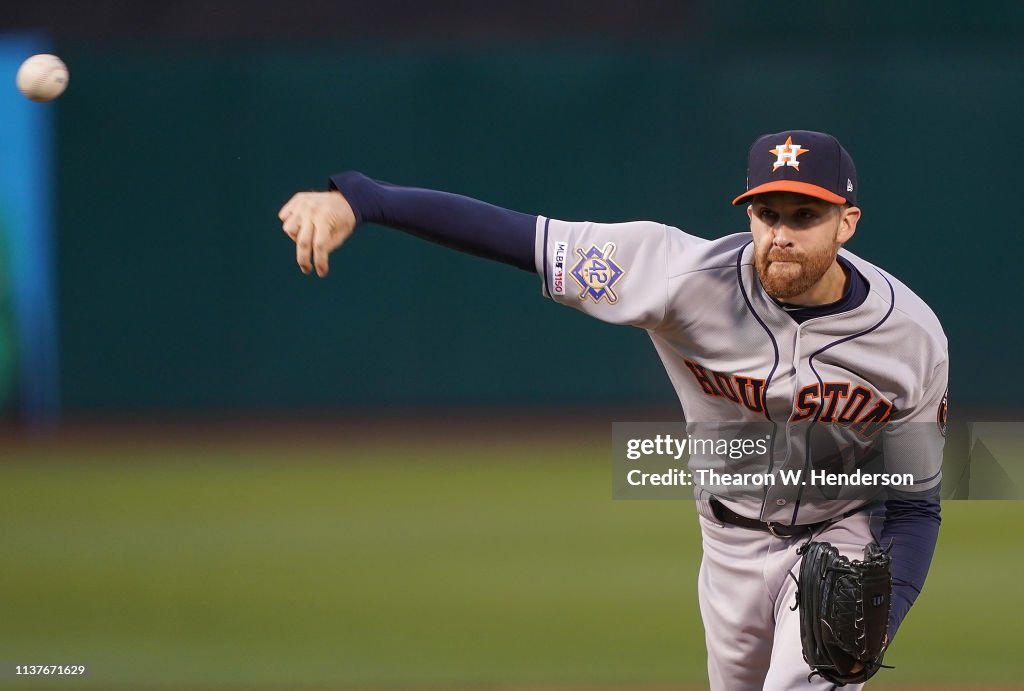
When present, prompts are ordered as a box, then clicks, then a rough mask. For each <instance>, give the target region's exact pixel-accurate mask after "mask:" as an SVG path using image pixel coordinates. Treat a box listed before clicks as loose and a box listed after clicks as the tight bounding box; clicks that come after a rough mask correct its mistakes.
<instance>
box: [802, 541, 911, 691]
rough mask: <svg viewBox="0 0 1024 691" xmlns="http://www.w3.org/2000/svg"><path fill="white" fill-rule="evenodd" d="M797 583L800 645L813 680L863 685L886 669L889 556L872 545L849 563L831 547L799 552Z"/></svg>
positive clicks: (817, 545) (811, 547)
mask: <svg viewBox="0 0 1024 691" xmlns="http://www.w3.org/2000/svg"><path fill="white" fill-rule="evenodd" d="M800 551H801V552H802V553H803V562H802V563H801V565H800V578H799V579H798V580H797V607H798V608H799V609H800V641H801V643H802V645H803V652H804V660H806V661H807V664H808V665H810V667H811V674H810V676H809V677H808V680H809V679H810V677H813V676H814V675H815V674H820V675H821V676H822V677H824V678H825V679H828V680H829V681H830V682H832V683H833V684H837V685H839V686H843V685H845V684H860V683H863V682H865V681H867V680H868V679H870V678H871V677H872V676H873V675H874V674H875V672H877V671H878V669H879V668H880V667H881V666H882V656H883V655H884V654H885V646H886V628H887V626H888V623H889V601H890V597H891V594H892V575H891V573H890V571H889V563H890V559H889V555H888V554H886V553H885V552H883V551H882V550H881V549H880V548H879V547H878V545H876V544H874V543H872V544H870V545H868V546H867V547H865V548H864V561H857V560H854V561H850V560H849V559H847V558H846V557H844V556H842V555H841V554H839V551H838V550H837V549H836V548H835V547H833V546H832V545H830V544H829V543H827V542H809V543H807V544H806V545H804V546H803V547H801V548H800Z"/></svg>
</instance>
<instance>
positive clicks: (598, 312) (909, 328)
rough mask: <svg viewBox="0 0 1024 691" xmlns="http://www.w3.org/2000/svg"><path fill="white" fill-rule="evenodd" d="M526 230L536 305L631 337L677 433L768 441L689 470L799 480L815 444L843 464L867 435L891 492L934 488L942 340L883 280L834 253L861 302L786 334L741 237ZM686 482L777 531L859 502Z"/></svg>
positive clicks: (709, 457) (783, 315)
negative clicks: (661, 376) (648, 354)
mask: <svg viewBox="0 0 1024 691" xmlns="http://www.w3.org/2000/svg"><path fill="white" fill-rule="evenodd" d="M537 223H538V225H537V240H536V263H537V272H538V273H539V274H540V276H542V278H543V282H544V294H545V295H546V296H548V297H551V298H553V299H554V300H556V301H557V302H560V303H562V304H565V305H569V306H572V307H575V308H576V309H579V310H581V311H583V312H586V313H587V314H590V315H592V316H594V317H597V318H598V319H601V320H603V321H606V322H610V323H614V324H628V325H632V326H636V327H639V328H642V329H645V330H646V331H647V333H648V335H649V336H650V338H651V340H652V342H653V343H654V347H655V349H656V350H657V352H658V355H659V356H660V357H661V360H662V362H663V363H664V366H665V370H666V371H667V373H668V376H669V378H670V379H671V381H672V384H673V386H674V387H675V390H676V393H677V395H678V397H679V401H680V403H681V404H682V407H683V412H684V416H685V418H686V420H687V423H688V425H689V426H690V428H691V429H695V428H700V429H702V430H704V432H705V433H706V432H708V430H714V429H717V430H719V432H720V433H724V431H728V432H729V433H731V434H743V433H744V432H743V431H742V430H743V429H749V430H759V431H758V432H757V434H761V433H762V432H764V436H765V437H766V438H767V439H768V453H767V454H751V455H749V456H746V457H744V458H742V459H739V460H737V459H723V458H721V457H717V456H715V455H713V454H700V455H691V458H690V468H691V469H693V470H697V469H716V468H717V469H719V470H722V469H723V468H727V469H728V470H729V472H749V473H759V474H765V473H767V474H774V475H779V474H781V473H784V472H786V471H787V470H788V471H790V472H792V471H794V470H801V471H802V472H804V473H807V472H808V471H810V470H812V469H813V468H814V466H815V464H817V463H819V462H820V460H821V459H820V457H819V456H818V454H817V451H816V450H817V449H819V448H827V449H832V450H833V452H834V453H833V454H832V456H835V458H831V457H830V458H831V460H830V461H829V462H833V461H834V462H836V463H838V465H839V467H845V468H847V469H849V468H850V467H851V464H855V463H857V462H858V459H862V458H863V456H862V455H861V454H862V453H865V452H866V450H868V449H870V448H871V447H873V446H878V445H879V444H878V442H879V439H880V438H881V440H882V443H881V445H882V446H884V448H885V453H884V458H885V463H886V469H887V471H889V472H897V471H898V472H901V473H909V474H911V475H912V477H913V482H912V484H910V485H909V486H906V487H903V488H901V489H902V490H904V491H909V492H923V491H926V490H929V489H933V488H935V487H936V486H937V485H938V484H939V482H940V479H941V457H942V446H943V441H944V439H943V436H944V429H943V424H944V421H943V422H940V423H937V416H940V415H941V412H942V411H943V406H944V404H945V395H946V390H947V368H948V355H947V345H946V338H945V335H944V334H943V332H942V328H941V326H940V325H939V322H938V319H937V318H936V317H935V315H934V314H933V313H932V311H931V310H930V309H929V308H928V306H927V305H925V303H924V302H923V301H922V300H921V299H920V298H918V297H917V296H916V295H915V294H914V293H913V292H911V290H910V289H909V288H907V287H906V286H905V285H904V284H903V283H901V282H900V281H898V280H897V279H895V278H894V277H893V276H891V275H889V274H888V273H886V272H885V271H883V270H882V269H880V268H878V267H876V266H874V265H872V264H871V263H869V262H867V261H864V260H863V259H860V258H859V257H856V256H855V255H853V254H851V253H850V252H847V251H845V250H842V251H841V252H840V256H841V257H843V258H844V259H845V260H846V261H848V262H849V263H850V264H851V265H852V266H854V267H856V269H857V271H859V272H860V273H861V274H862V275H863V276H864V277H865V278H866V279H867V282H868V284H869V286H870V291H869V294H868V296H867V298H866V299H865V300H864V302H863V303H861V304H860V305H858V306H856V307H855V308H853V309H851V310H849V311H847V312H844V313H841V314H833V315H829V316H824V317H819V318H814V319H810V320H807V321H804V322H803V323H797V321H795V320H794V319H793V318H792V317H791V316H790V315H789V314H787V312H786V310H785V309H784V308H783V307H782V306H781V305H779V304H778V303H776V302H775V301H774V300H773V299H772V298H771V297H770V296H768V295H767V294H766V293H765V291H764V290H763V288H762V287H761V283H760V281H759V280H758V277H757V273H756V270H755V267H754V249H753V243H752V241H751V237H750V235H749V234H748V233H744V234H738V235H730V236H727V237H723V238H721V239H717V240H712V241H708V240H704V239H701V238H697V237H695V236H693V235H689V234H687V233H685V232H683V231H681V230H679V229H677V228H673V227H670V226H666V225H663V224H660V223H654V222H649V221H637V222H630V223H614V224H604V223H590V222H565V221H559V220H555V219H548V218H545V217H539V218H538V221H537ZM882 430H884V434H883V435H881V437H880V436H879V433H880V432H881V431H882ZM823 438H824V439H825V442H826V443H825V445H824V446H822V440H823ZM828 438H831V439H832V443H831V444H829V443H828V442H827V440H828ZM825 455H826V456H828V454H825ZM694 481H695V485H696V493H697V496H698V498H707V497H708V496H709V495H714V496H716V497H718V498H720V499H722V500H723V503H726V504H727V505H729V506H730V507H731V508H732V509H733V510H735V511H737V512H738V513H742V514H744V515H747V516H749V517H752V518H759V519H760V520H763V521H777V522H779V523H784V524H807V523H815V522H818V521H822V520H826V519H829V518H832V517H835V516H838V515H841V514H843V513H844V512H845V511H847V510H849V509H851V508H853V507H854V506H856V505H859V504H863V503H864V499H863V494H862V493H861V494H858V492H862V490H861V489H860V488H858V489H857V490H856V491H848V490H844V489H843V488H839V489H837V490H836V493H834V494H827V495H823V494H822V493H821V492H820V491H815V490H811V489H807V488H806V487H802V486H797V484H794V483H791V482H790V483H787V482H780V483H777V484H775V485H771V486H763V485H758V486H757V487H745V486H727V485H714V486H709V485H708V483H702V482H701V476H700V475H696V474H695V475H694Z"/></svg>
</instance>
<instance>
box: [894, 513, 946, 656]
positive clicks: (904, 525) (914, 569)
mask: <svg viewBox="0 0 1024 691" xmlns="http://www.w3.org/2000/svg"><path fill="white" fill-rule="evenodd" d="M885 510H886V513H885V523H884V525H883V527H882V536H881V546H882V547H883V548H887V547H889V545H890V543H891V545H892V549H891V551H890V554H891V556H892V577H893V589H892V608H891V610H890V614H889V640H890V641H891V640H892V639H893V637H894V636H895V635H896V630H897V629H898V628H899V626H900V624H901V623H903V619H904V618H905V617H906V616H907V612H909V611H910V607H911V605H913V604H914V600H916V599H917V596H918V594H919V593H920V592H921V589H922V588H923V587H924V581H925V577H926V576H927V575H928V568H929V566H931V561H932V555H933V554H934V553H935V543H936V541H937V539H938V536H939V524H940V522H941V516H940V505H939V500H938V497H937V496H935V497H931V498H928V499H890V500H889V501H887V502H885Z"/></svg>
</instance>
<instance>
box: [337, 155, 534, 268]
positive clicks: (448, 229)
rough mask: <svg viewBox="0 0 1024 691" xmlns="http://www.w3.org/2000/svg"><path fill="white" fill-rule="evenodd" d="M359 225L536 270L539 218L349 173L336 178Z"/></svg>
mask: <svg viewBox="0 0 1024 691" xmlns="http://www.w3.org/2000/svg"><path fill="white" fill-rule="evenodd" d="M330 184H331V186H332V187H333V188H334V189H337V190H338V191H340V192H341V193H342V194H343V195H345V198H346V199H347V200H348V203H349V204H350V205H351V206H352V210H353V211H354V212H355V215H356V223H357V225H358V224H360V223H377V224H380V225H384V226H388V227H391V228H396V229H398V230H402V231H405V232H407V233H410V234H412V235H416V236H418V237H421V238H423V239H425V240H430V241H431V242H436V243H438V244H441V245H444V246H446V247H451V248H453V249H457V250H459V251H461V252H466V253H468V254H472V255H475V256H478V257H484V258H487V259H493V260H495V261H499V262H503V263H505V264H510V265H512V266H515V267H517V268H520V269H523V270H525V271H536V268H535V267H536V263H535V261H534V241H535V236H536V232H537V217H536V216H530V215H529V214H524V213H520V212H518V211H510V210H508V209H503V208H501V207H498V206H494V205H492V204H487V203H486V202H482V201H479V200H476V199H471V198H470V197H463V196H461V195H457V194H449V193H447V192H438V191H434V190H425V189H419V188H415V187H399V186H397V185H391V184H388V183H384V182H378V181H376V180H371V179H370V178H368V177H366V176H365V175H363V174H361V173H357V172H354V171H349V172H345V173H338V174H336V175H332V176H331V178H330Z"/></svg>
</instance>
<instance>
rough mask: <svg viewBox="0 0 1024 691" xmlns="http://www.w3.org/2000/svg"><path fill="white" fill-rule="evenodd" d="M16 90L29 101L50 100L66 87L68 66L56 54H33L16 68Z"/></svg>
mask: <svg viewBox="0 0 1024 691" xmlns="http://www.w3.org/2000/svg"><path fill="white" fill-rule="evenodd" d="M17 83H18V90H19V91H21V93H23V94H24V95H25V97H26V98H28V99H29V100H31V101H39V102H42V101H52V100H53V99H55V98H57V97H58V96H60V95H61V94H62V93H64V89H66V88H68V68H67V65H65V64H64V61H63V60H61V59H60V58H58V57H57V56H56V55H50V54H49V53H42V54H40V55H33V56H32V57H30V58H29V59H27V60H26V61H25V62H23V63H21V67H19V68H18V77H17Z"/></svg>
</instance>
